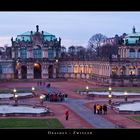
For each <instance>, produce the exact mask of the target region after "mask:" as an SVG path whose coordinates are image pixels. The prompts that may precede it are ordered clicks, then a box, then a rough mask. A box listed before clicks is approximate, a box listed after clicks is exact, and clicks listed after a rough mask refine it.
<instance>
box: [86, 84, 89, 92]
mask: <svg viewBox="0 0 140 140" xmlns="http://www.w3.org/2000/svg"><path fill="white" fill-rule="evenodd" d="M88 89H89V87H88V86H86V93H87V94H88Z"/></svg>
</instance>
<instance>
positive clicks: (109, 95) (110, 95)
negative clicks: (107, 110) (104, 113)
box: [108, 94, 112, 105]
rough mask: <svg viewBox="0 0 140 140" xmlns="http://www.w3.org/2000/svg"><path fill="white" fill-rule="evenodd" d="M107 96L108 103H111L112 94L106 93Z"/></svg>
mask: <svg viewBox="0 0 140 140" xmlns="http://www.w3.org/2000/svg"><path fill="white" fill-rule="evenodd" d="M108 98H109V100H108V103H109V105H111V103H112V94H108Z"/></svg>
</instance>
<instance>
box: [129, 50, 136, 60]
mask: <svg viewBox="0 0 140 140" xmlns="http://www.w3.org/2000/svg"><path fill="white" fill-rule="evenodd" d="M129 57H130V58H135V50H134V49H132V48H131V49H130V51H129Z"/></svg>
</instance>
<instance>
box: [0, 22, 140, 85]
mask: <svg viewBox="0 0 140 140" xmlns="http://www.w3.org/2000/svg"><path fill="white" fill-rule="evenodd" d="M116 38H118V39H119V37H118V36H115V39H113V38H111V41H110V39H109V41H106V42H105V43H106V44H107V43H111V44H112V42H114V43H115V44H116ZM11 41H12V47H11V48H7V49H6V50H7V54H8V55H7V57H3V58H1V59H0V78H1V79H50V78H54V79H55V78H67V79H70V78H72V79H88V80H90V81H96V82H97V83H100V84H108V85H120V86H123V85H128V86H129V85H140V32H136V29H135V27H133V29H132V33H130V34H125V35H124V36H121V38H120V39H119V43H118V55H116V56H112V57H111V59H110V58H109V59H97V60H92V61H91V60H90V61H86V60H84V61H83V60H82V61H81V60H74V61H72V60H67V59H65V60H64V59H61V55H60V54H61V50H62V48H61V39H60V38H59V39H57V38H56V36H55V35H52V34H50V33H48V32H45V31H41V32H40V31H39V26H38V25H37V26H36V31H35V32H33V31H28V32H25V33H23V34H20V35H17V37H16V39H15V40H14V39H13V38H12V39H11ZM10 50H11V51H10ZM10 52H11V53H10ZM2 54H3V52H1V54H0V56H2Z"/></svg>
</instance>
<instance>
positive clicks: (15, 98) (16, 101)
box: [14, 94, 18, 105]
mask: <svg viewBox="0 0 140 140" xmlns="http://www.w3.org/2000/svg"><path fill="white" fill-rule="evenodd" d="M14 100H15V105H18V95H17V94H14Z"/></svg>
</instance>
